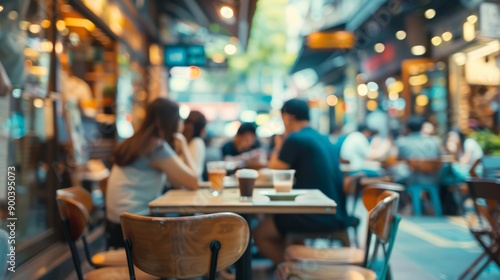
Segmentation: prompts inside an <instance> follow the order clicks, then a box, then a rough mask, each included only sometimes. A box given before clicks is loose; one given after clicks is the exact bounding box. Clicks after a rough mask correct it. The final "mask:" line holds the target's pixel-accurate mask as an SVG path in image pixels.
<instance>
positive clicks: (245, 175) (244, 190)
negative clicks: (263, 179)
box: [235, 169, 259, 200]
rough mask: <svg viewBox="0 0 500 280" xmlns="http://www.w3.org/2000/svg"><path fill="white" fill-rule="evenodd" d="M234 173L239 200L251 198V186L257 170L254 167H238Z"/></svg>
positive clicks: (253, 184) (256, 175)
mask: <svg viewBox="0 0 500 280" xmlns="http://www.w3.org/2000/svg"><path fill="white" fill-rule="evenodd" d="M235 175H236V178H238V184H239V187H240V198H241V200H252V194H253V188H254V187H255V181H256V180H257V177H259V172H257V170H254V169H240V170H238V171H236V174H235Z"/></svg>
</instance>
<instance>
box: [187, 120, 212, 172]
mask: <svg viewBox="0 0 500 280" xmlns="http://www.w3.org/2000/svg"><path fill="white" fill-rule="evenodd" d="M206 125H207V119H206V118H205V116H204V115H203V114H202V113H201V112H200V111H191V112H190V113H189V116H188V117H187V118H186V120H184V129H183V131H182V134H183V135H184V137H186V140H187V142H188V145H189V150H190V151H191V156H192V157H193V160H194V162H195V164H196V171H197V172H198V179H200V180H201V179H202V178H201V177H202V174H203V171H204V169H205V157H206V150H207V148H206V146H205V141H203V137H204V136H205V134H206V130H205V126H206Z"/></svg>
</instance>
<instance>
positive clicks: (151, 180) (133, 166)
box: [106, 98, 198, 247]
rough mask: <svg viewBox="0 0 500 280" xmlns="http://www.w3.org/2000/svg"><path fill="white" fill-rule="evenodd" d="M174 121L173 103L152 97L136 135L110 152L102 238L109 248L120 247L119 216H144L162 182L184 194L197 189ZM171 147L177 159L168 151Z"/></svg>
mask: <svg viewBox="0 0 500 280" xmlns="http://www.w3.org/2000/svg"><path fill="white" fill-rule="evenodd" d="M180 120H181V118H180V116H179V106H178V105H177V103H175V102H173V101H171V100H169V99H165V98H158V99H156V100H154V101H153V102H152V103H150V104H148V106H147V108H146V117H145V119H144V122H143V123H142V125H141V126H140V128H139V129H138V130H137V132H136V133H135V134H134V135H133V136H132V137H130V138H128V139H126V140H125V141H124V142H122V143H121V144H119V145H118V146H117V147H116V149H115V150H114V153H113V156H114V165H113V167H112V170H111V175H110V177H109V179H108V190H107V195H106V218H107V223H106V235H107V239H108V241H109V242H110V244H108V245H109V246H110V247H123V246H124V243H123V236H122V232H121V226H120V215H121V214H122V213H123V212H129V213H133V214H139V215H147V214H149V208H148V203H149V202H150V201H151V200H153V199H155V198H157V197H158V196H159V195H161V192H162V188H163V186H164V185H165V182H166V177H168V179H169V181H171V182H174V183H175V184H176V185H180V186H183V187H185V188H187V189H191V190H194V189H197V188H198V175H197V173H196V164H195V163H194V161H193V159H192V157H191V155H190V151H189V147H188V144H187V141H186V138H185V137H184V136H183V135H182V134H181V133H178V127H179V124H180ZM176 146H177V147H178V148H179V151H178V152H179V153H180V155H181V156H179V155H177V154H176V152H175V151H174V148H173V147H176ZM181 157H182V158H184V160H183V159H182V158H181Z"/></svg>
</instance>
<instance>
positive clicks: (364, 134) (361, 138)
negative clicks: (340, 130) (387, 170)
mask: <svg viewBox="0 0 500 280" xmlns="http://www.w3.org/2000/svg"><path fill="white" fill-rule="evenodd" d="M346 127H347V128H349V126H346ZM344 132H346V131H344ZM371 134H372V131H371V130H370V129H368V127H367V126H366V125H364V124H361V125H359V126H358V129H357V131H352V132H348V133H347V134H346V136H344V137H345V139H344V140H343V141H339V142H341V148H340V157H341V158H342V159H343V160H347V161H349V172H348V174H349V175H355V174H357V173H360V172H362V173H363V174H365V175H366V176H367V177H378V176H381V170H380V164H377V163H376V162H373V160H372V159H371V158H370V145H371V144H370V141H369V140H368V139H369V138H370V137H371ZM339 139H340V138H339Z"/></svg>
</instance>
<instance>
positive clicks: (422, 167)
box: [406, 159, 443, 216]
mask: <svg viewBox="0 0 500 280" xmlns="http://www.w3.org/2000/svg"><path fill="white" fill-rule="evenodd" d="M407 164H408V166H409V167H410V168H411V170H412V174H411V175H410V178H409V179H408V181H407V183H406V192H407V193H409V194H410V196H411V201H412V206H413V215H414V216H421V215H422V200H421V197H422V193H423V192H427V193H428V194H429V198H430V201H431V203H432V207H433V208H434V214H435V215H436V216H442V215H443V207H442V206H441V198H440V195H439V174H440V171H441V161H439V160H433V159H410V160H407Z"/></svg>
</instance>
